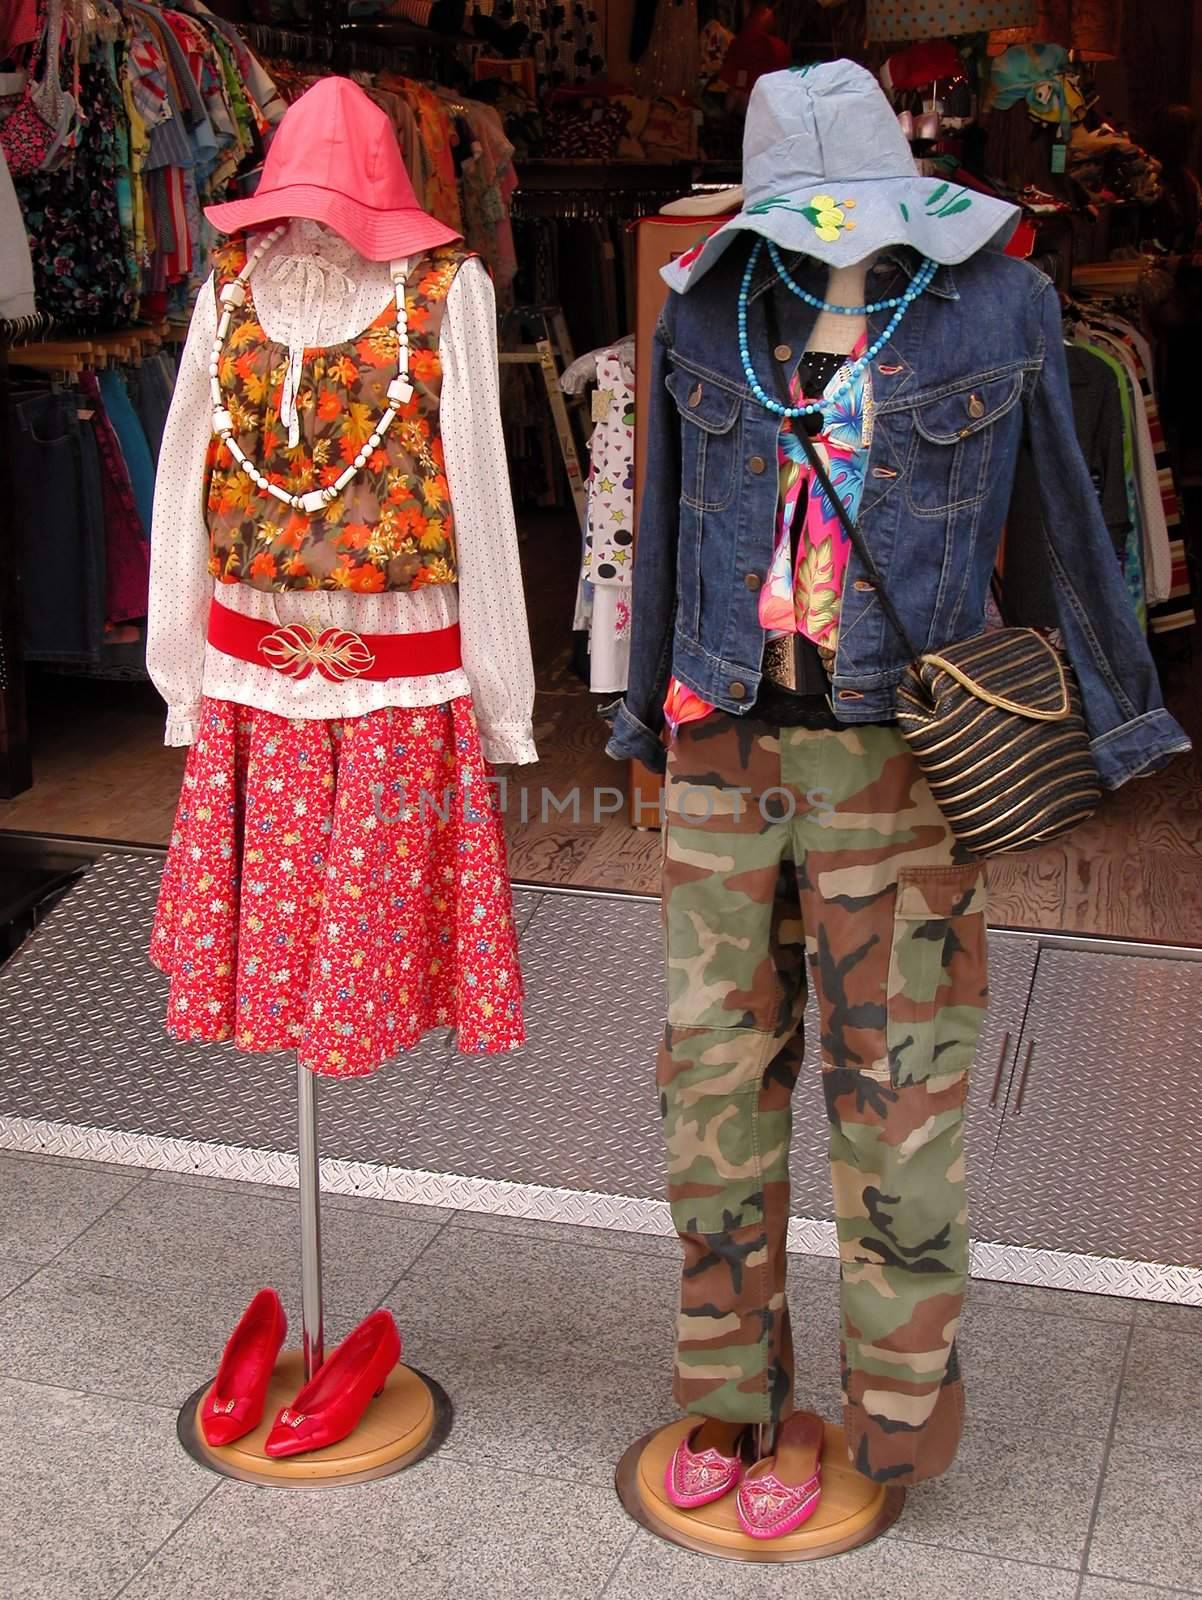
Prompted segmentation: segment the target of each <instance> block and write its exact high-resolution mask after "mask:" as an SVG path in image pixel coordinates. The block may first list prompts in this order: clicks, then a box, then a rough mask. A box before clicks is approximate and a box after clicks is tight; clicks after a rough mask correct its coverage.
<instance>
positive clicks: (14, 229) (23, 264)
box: [0, 154, 37, 322]
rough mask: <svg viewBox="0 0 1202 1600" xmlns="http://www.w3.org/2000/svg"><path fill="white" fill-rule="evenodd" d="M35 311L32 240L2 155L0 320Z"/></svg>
mask: <svg viewBox="0 0 1202 1600" xmlns="http://www.w3.org/2000/svg"><path fill="white" fill-rule="evenodd" d="M36 310H37V303H36V301H35V299H34V293H33V261H32V259H31V258H30V254H29V240H28V238H27V237H26V234H25V224H24V222H23V220H22V217H21V207H20V204H19V203H18V201H17V191H16V189H15V188H14V187H13V180H12V174H11V173H10V172H9V170H8V164H7V162H6V161H5V160H4V158H3V155H2V154H0V320H3V321H5V322H16V321H18V320H19V319H20V318H21V317H32V316H33V314H34V312H35V311H36Z"/></svg>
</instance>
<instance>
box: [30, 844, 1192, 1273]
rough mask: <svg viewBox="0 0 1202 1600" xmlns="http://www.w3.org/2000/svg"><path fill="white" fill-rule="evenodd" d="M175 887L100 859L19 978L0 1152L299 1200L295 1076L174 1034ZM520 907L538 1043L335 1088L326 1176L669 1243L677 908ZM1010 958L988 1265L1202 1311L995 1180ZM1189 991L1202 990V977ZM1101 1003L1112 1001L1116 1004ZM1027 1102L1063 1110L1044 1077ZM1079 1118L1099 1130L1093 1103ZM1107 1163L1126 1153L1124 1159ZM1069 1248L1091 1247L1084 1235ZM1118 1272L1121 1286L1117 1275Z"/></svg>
mask: <svg viewBox="0 0 1202 1600" xmlns="http://www.w3.org/2000/svg"><path fill="white" fill-rule="evenodd" d="M160 868H161V858H160V857H158V856H144V855H129V854H112V855H107V856H102V857H101V858H100V859H99V860H97V861H96V862H95V863H94V864H93V865H92V866H91V867H90V868H89V870H88V871H87V872H86V874H85V875H84V877H83V878H82V879H81V881H80V882H79V883H78V884H77V885H76V886H75V888H74V889H73V890H72V891H71V892H70V893H69V894H68V895H67V896H66V897H65V898H64V900H63V901H62V902H61V903H60V904H59V905H58V906H57V907H56V908H55V909H54V911H53V912H52V913H51V914H50V916H49V917H48V918H47V920H46V921H45V923H44V924H43V925H42V927H41V928H40V929H39V930H38V932H37V933H36V934H35V935H34V936H33V937H32V938H31V939H30V940H28V941H27V943H26V944H25V945H24V946H23V947H22V949H21V950H20V951H19V952H18V954H17V955H16V956H15V957H14V958H13V960H12V961H10V962H9V964H8V965H7V966H6V967H5V968H4V969H3V970H2V971H0V1059H2V1061H3V1071H2V1073H0V1146H2V1145H4V1144H8V1145H10V1146H14V1147H18V1148H37V1147H40V1148H44V1149H57V1150H60V1151H62V1152H63V1153H67V1154H72V1155H77V1156H81V1155H82V1156H86V1155H91V1156H93V1157H95V1158H98V1159H106V1160H117V1161H123V1162H128V1163H132V1164H142V1165H157V1166H163V1167H168V1168H172V1169H178V1170H187V1169H189V1168H194V1169H196V1170H205V1171H210V1172H214V1173H218V1174H223V1175H226V1176H230V1177H239V1178H245V1179H259V1180H262V1181H267V1182H284V1183H288V1182H294V1181H295V1176H294V1174H295V1160H294V1155H295V1150H296V1134H295V1069H294V1064H293V1058H292V1057H291V1056H290V1055H288V1054H280V1055H273V1056H256V1055H247V1054H244V1053H242V1052H240V1051H237V1050H235V1049H234V1048H233V1046H232V1045H200V1044H176V1043H173V1042H172V1041H171V1040H169V1039H168V1038H167V1036H166V1034H165V1033H164V1031H163V1026H162V1018H163V1014H164V1010H165V1001H166V987H167V985H166V979H165V978H163V977H162V976H161V974H159V973H157V972H156V971H155V970H154V969H153V968H152V967H151V966H150V964H149V962H148V960H147V957H146V944H147V938H148V933H149V927H150V922H151V917H152V914H153V909H154V902H155V896H156V894H157V890H158V880H159V872H160ZM515 904H516V909H517V919H518V927H519V933H520V938H521V947H522V966H523V971H524V974H525V979H526V988H527V1032H528V1040H527V1043H526V1045H525V1047H524V1048H523V1049H522V1050H520V1051H516V1052H514V1053H513V1054H511V1055H506V1056H461V1055H459V1054H457V1053H456V1052H455V1051H454V1049H453V1048H452V1041H451V1036H450V1034H449V1033H443V1034H437V1035H428V1036H427V1038H426V1040H425V1041H423V1043H422V1045H421V1047H420V1048H419V1049H417V1050H416V1051H414V1052H412V1053H411V1054H409V1055H408V1056H406V1057H403V1058H401V1059H398V1060H396V1061H393V1062H391V1063H389V1064H388V1065H387V1066H385V1067H384V1068H383V1069H382V1071H381V1072H379V1073H378V1074H376V1075H375V1076H374V1077H372V1078H358V1079H350V1080H324V1081H323V1082H322V1083H321V1085H320V1090H319V1106H320V1135H321V1150H322V1156H323V1181H325V1183H326V1184H327V1186H328V1187H331V1188H341V1189H343V1190H344V1192H345V1191H350V1190H354V1191H358V1192H368V1193H378V1194H382V1195H389V1196H391V1197H394V1198H407V1199H415V1200H424V1201H427V1202H429V1203H435V1204H439V1203H440V1204H449V1205H463V1206H469V1207H472V1208H474V1209H479V1210H494V1211H508V1212H511V1213H514V1214H520V1215H530V1216H540V1215H541V1216H553V1217H557V1218H560V1219H562V1220H569V1221H579V1222H590V1223H598V1224H601V1225H607V1226H614V1227H624V1228H639V1229H645V1230H648V1231H669V1227H670V1224H669V1220H668V1217H667V1208H666V1206H665V1205H664V1204H663V1201H662V1199H661V1196H662V1194H663V1176H662V1170H663V1169H662V1152H661V1144H660V1134H659V1119H658V1111H657V1106H656V1097H655V1088H654V1074H653V1061H654V1055H655V1048H656V1044H657V1042H658V1038H659V1034H660V1030H661V1027H662V1023H663V993H662V949H661V936H660V921H659V906H658V904H657V903H652V902H647V901H641V900H632V899H624V898H615V897H607V896H603V895H592V894H583V893H573V894H570V895H568V894H557V893H555V892H541V891H531V890H519V891H518V892H517V893H516V896H515ZM991 952H992V956H991V960H992V968H993V973H992V987H993V990H994V1006H993V1010H992V1014H991V1017H990V1020H989V1025H988V1028H987V1031H986V1034H985V1037H984V1038H983V1040H982V1046H981V1053H980V1057H979V1061H980V1063H981V1065H980V1067H979V1068H978V1072H977V1073H976V1074H975V1079H976V1081H975V1082H974V1084H973V1089H972V1095H971V1099H970V1117H969V1138H968V1155H969V1163H968V1165H969V1174H970V1194H971V1199H972V1204H973V1212H974V1215H976V1216H978V1217H982V1216H984V1217H990V1216H991V1214H992V1216H991V1220H992V1221H993V1222H994V1225H995V1228H996V1231H992V1232H991V1233H990V1234H989V1235H987V1237H991V1238H993V1239H995V1240H997V1241H998V1244H997V1245H985V1246H982V1247H980V1249H981V1250H983V1251H985V1252H992V1254H991V1255H989V1256H988V1261H989V1263H990V1266H989V1271H988V1274H987V1275H989V1276H995V1277H997V1276H1006V1277H1013V1278H1015V1279H1017V1280H1018V1281H1027V1282H1040V1281H1061V1282H1064V1283H1066V1284H1070V1285H1071V1286H1073V1287H1091V1286H1093V1287H1100V1288H1106V1289H1109V1291H1110V1292H1123V1293H1148V1294H1150V1295H1151V1296H1152V1297H1154V1298H1188V1299H1191V1300H1193V1299H1197V1300H1199V1301H1202V1272H1196V1271H1194V1272H1188V1273H1187V1274H1186V1279H1182V1278H1181V1276H1180V1274H1179V1273H1178V1275H1177V1276H1176V1277H1175V1278H1174V1279H1173V1281H1172V1282H1171V1283H1168V1280H1163V1281H1162V1280H1161V1279H1160V1278H1157V1276H1156V1274H1157V1273H1160V1272H1162V1269H1161V1268H1160V1267H1159V1266H1158V1265H1155V1261H1156V1258H1155V1257H1153V1258H1152V1261H1153V1266H1152V1267H1150V1268H1149V1267H1148V1265H1147V1259H1146V1258H1145V1259H1143V1260H1140V1261H1138V1262H1136V1263H1132V1262H1130V1261H1111V1262H1109V1263H1101V1264H1100V1265H1099V1266H1098V1269H1097V1270H1095V1267H1094V1265H1093V1263H1095V1261H1096V1257H1091V1256H1089V1255H1088V1254H1083V1255H1068V1254H1065V1253H1064V1252H1063V1251H1062V1250H1060V1249H1058V1248H1057V1247H1056V1246H1057V1241H1056V1240H1055V1239H1054V1238H1052V1239H1049V1238H1046V1237H1041V1236H1040V1232H1039V1229H1040V1225H1041V1224H1040V1221H1039V1219H1038V1218H1037V1217H1034V1216H1033V1215H1032V1214H1031V1208H1030V1206H1027V1207H1026V1209H1025V1210H1024V1207H1023V1205H1022V1204H1020V1203H1016V1201H1015V1198H1014V1195H1015V1189H1014V1182H1017V1184H1018V1191H1019V1193H1020V1194H1021V1193H1022V1192H1023V1180H1022V1173H1023V1169H1026V1171H1027V1173H1028V1175H1029V1174H1030V1171H1031V1164H1030V1160H1029V1159H1027V1160H1024V1159H1019V1160H1017V1161H1015V1162H1012V1163H1011V1166H1012V1167H1013V1169H1014V1170H1015V1172H1016V1174H1017V1176H1016V1179H1015V1180H1014V1182H1011V1183H1010V1184H1007V1183H1006V1182H1001V1183H999V1182H998V1179H997V1175H996V1170H995V1169H996V1162H997V1155H996V1153H997V1152H999V1151H1004V1150H1005V1148H1006V1144H1007V1140H1013V1139H1015V1138H1017V1137H1019V1136H1020V1135H1021V1133H1022V1132H1023V1131H1024V1130H1030V1129H1032V1126H1033V1124H1032V1119H1031V1118H1030V1117H1029V1116H1028V1117H1024V1118H1023V1120H1022V1123H1021V1124H1019V1123H1017V1122H1016V1123H1015V1127H1016V1129H1018V1133H1016V1134H1009V1135H1005V1136H1003V1132H1004V1130H1003V1128H1002V1124H1001V1120H1000V1119H1001V1118H1002V1115H1003V1109H1004V1107H1005V1103H1006V1097H1007V1093H1008V1092H1009V1091H1008V1089H1007V1090H1003V1092H1002V1093H1001V1096H1000V1099H999V1098H998V1086H999V1085H1001V1084H1003V1082H1004V1076H1003V1067H1006V1068H1008V1071H1009V1074H1010V1077H1009V1078H1008V1079H1006V1080H1005V1081H1006V1082H1011V1081H1012V1079H1013V1074H1014V1072H1015V1070H1016V1068H1017V1064H1018V1056H1017V1041H1018V1037H1019V1034H1020V1032H1022V1030H1023V1028H1024V1025H1025V1024H1024V1014H1025V1011H1026V1008H1027V1002H1028V995H1030V994H1032V993H1034V995H1035V996H1036V997H1037V998H1038V997H1039V996H1040V995H1041V993H1046V992H1047V990H1046V988H1045V989H1043V990H1041V988H1040V985H1039V982H1038V981H1037V980H1036V979H1035V968H1036V964H1037V959H1036V958H1037V953H1038V946H1037V943H1036V941H1033V940H1031V939H1023V938H1021V937H1015V936H1007V935H1005V934H1002V935H995V936H994V937H993V939H992V941H991ZM1046 959H1047V956H1046V953H1044V954H1040V955H1039V961H1040V962H1041V963H1042V962H1043V961H1045V960H1046ZM1095 959H1096V960H1097V961H1099V962H1101V963H1102V964H1103V966H1104V965H1105V963H1107V962H1108V961H1110V962H1113V961H1114V960H1115V959H1116V958H1114V957H1105V956H1100V957H1097V958H1094V957H1091V956H1081V955H1078V956H1076V957H1075V958H1074V962H1072V963H1069V965H1070V966H1072V967H1074V969H1075V965H1076V964H1079V963H1080V962H1082V961H1084V962H1086V963H1090V962H1092V961H1094V960H1095ZM1160 965H1166V964H1165V963H1161V964H1160ZM1167 965H1169V966H1172V965H1174V964H1173V963H1167ZM1040 970H1041V971H1042V967H1041V969H1040ZM1192 977H1193V979H1194V980H1195V982H1196V980H1198V979H1202V966H1198V967H1196V968H1195V970H1194V973H1193V975H1192ZM1100 982H1101V989H1105V987H1106V985H1107V984H1112V980H1111V979H1110V977H1109V976H1106V977H1104V978H1102V979H1101V980H1100ZM1033 983H1034V984H1035V987H1034V990H1033V989H1032V984H1033ZM1087 987H1088V988H1089V995H1090V1003H1091V1004H1092V1001H1093V999H1095V998H1096V997H1097V996H1098V995H1099V994H1100V993H1101V990H1100V989H1099V988H1098V987H1097V983H1096V982H1095V983H1094V984H1091V985H1089V986H1087ZM1167 995H1168V991H1167V990H1165V992H1164V996H1163V997H1162V998H1165V999H1166V1001H1167ZM1052 1003H1053V1004H1054V999H1053V1001H1052ZM1033 1009H1034V1011H1035V1012H1039V1011H1041V1010H1042V1009H1043V1005H1042V1003H1041V1004H1039V1005H1036V1006H1035V1007H1034V1008H1033ZM816 1033H817V1030H816V1029H814V1028H811V1029H810V1037H811V1039H814V1038H815V1036H816ZM810 1054H811V1061H812V1064H813V1065H814V1067H815V1068H816V1067H817V1052H816V1049H814V1048H813V1047H812V1048H811V1052H810ZM998 1063H1000V1064H998ZM995 1064H997V1066H996V1081H994V1079H995ZM806 1076H807V1078H809V1076H810V1075H809V1074H807V1075H806ZM991 1087H992V1089H993V1091H994V1095H993V1103H991V1098H990V1089H991ZM806 1089H807V1085H806V1083H804V1082H803V1084H802V1085H801V1086H800V1087H799V1090H798V1094H797V1097H796V1105H795V1128H794V1148H793V1167H794V1180H795V1193H794V1209H795V1212H796V1213H798V1214H799V1215H798V1216H797V1217H795V1220H794V1223H793V1232H792V1236H791V1237H792V1243H793V1245H794V1247H795V1248H801V1249H808V1250H811V1251H814V1252H817V1253H823V1254H832V1253H834V1247H835V1246H834V1232H833V1227H832V1225H831V1223H830V1221H829V1217H830V1214H831V1213H830V1198H829V1195H830V1191H829V1182H828V1179H827V1175H826V1160H825V1147H826V1127H825V1117H824V1113H823V1106H822V1097H821V1093H820V1091H819V1089H818V1086H817V1084H816V1082H813V1081H811V1082H810V1083H809V1091H810V1092H808V1093H807V1092H806ZM1030 1093H1031V1096H1032V1099H1033V1100H1038V1101H1043V1100H1044V1098H1045V1095H1047V1091H1046V1090H1045V1089H1044V1087H1043V1082H1042V1080H1041V1079H1040V1078H1038V1077H1036V1078H1035V1079H1033V1080H1032V1087H1031V1089H1030ZM1050 1098H1053V1097H1050V1096H1049V1099H1050ZM1085 1098H1086V1100H1087V1099H1088V1092H1086V1096H1085ZM1069 1099H1070V1103H1071V1116H1072V1120H1073V1121H1074V1122H1076V1123H1077V1125H1078V1126H1079V1125H1080V1119H1081V1117H1082V1115H1083V1113H1084V1112H1085V1107H1084V1106H1083V1105H1082V1100H1081V1096H1080V1094H1078V1095H1077V1096H1070V1097H1069ZM1065 1109H1069V1107H1067V1106H1066V1108H1065ZM1059 1138H1060V1135H1059V1133H1058V1130H1057V1128H1056V1127H1051V1128H1050V1129H1049V1130H1047V1131H1045V1134H1044V1135H1043V1137H1042V1138H1033V1139H1032V1140H1031V1148H1030V1155H1031V1156H1034V1155H1036V1153H1038V1154H1039V1157H1040V1160H1041V1161H1042V1160H1043V1159H1044V1158H1048V1157H1049V1156H1050V1157H1052V1159H1053V1165H1055V1157H1054V1152H1055V1151H1056V1149H1057V1148H1060V1149H1061V1151H1062V1153H1063V1144H1058V1140H1059ZM1107 1150H1108V1153H1109V1154H1111V1155H1113V1154H1114V1153H1115V1152H1114V1147H1113V1141H1108V1142H1107ZM1036 1187H1038V1185H1036ZM1061 1199H1063V1192H1060V1193H1059V1194H1058V1195H1057V1196H1056V1203H1057V1205H1058V1204H1059V1201H1060V1200H1061ZM1006 1201H1008V1202H1009V1204H1005V1203H1003V1202H1006ZM1016 1221H1017V1223H1018V1224H1019V1225H1018V1226H1017V1227H1016V1226H1015V1223H1016ZM1130 1237H1131V1234H1130V1232H1128V1234H1127V1235H1125V1236H1124V1240H1123V1242H1127V1240H1128V1239H1129V1238H1130ZM1108 1242H1109V1241H1108ZM1157 1242H1158V1243H1159V1244H1161V1245H1163V1240H1161V1239H1159V1238H1158V1241H1157ZM1048 1246H1051V1248H1048ZM1028 1247H1029V1248H1028ZM1070 1249H1076V1250H1080V1251H1085V1252H1088V1250H1089V1245H1088V1242H1079V1241H1078V1240H1077V1239H1075V1238H1074V1241H1073V1245H1072V1246H1071V1247H1070ZM1095 1249H1096V1246H1095ZM983 1259H984V1258H983ZM1170 1259H1171V1260H1176V1261H1179V1262H1181V1261H1190V1260H1191V1259H1192V1257H1191V1256H1189V1255H1188V1254H1182V1255H1178V1256H1176V1257H1170ZM1160 1260H1162V1261H1163V1260H1164V1256H1163V1254H1161V1255H1160ZM1082 1262H1084V1263H1085V1265H1084V1267H1082V1266H1081V1265H1080V1263H1082ZM1102 1267H1106V1269H1107V1271H1108V1272H1109V1277H1106V1275H1105V1273H1102V1276H1101V1277H1099V1272H1100V1271H1101V1268H1102ZM1148 1272H1151V1274H1152V1277H1150V1278H1149V1277H1148ZM1133 1274H1134V1276H1133ZM1103 1280H1104V1281H1103ZM1186 1280H1188V1281H1186ZM1195 1280H1196V1281H1195ZM1166 1283H1167V1287H1166Z"/></svg>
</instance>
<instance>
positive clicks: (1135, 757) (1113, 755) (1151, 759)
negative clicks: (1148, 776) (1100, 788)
mask: <svg viewBox="0 0 1202 1600" xmlns="http://www.w3.org/2000/svg"><path fill="white" fill-rule="evenodd" d="M1089 748H1090V752H1091V754H1092V755H1093V758H1094V763H1095V765H1096V766H1097V769H1098V773H1099V775H1100V776H1101V779H1102V782H1103V783H1104V784H1105V785H1106V787H1107V788H1108V789H1117V788H1118V787H1119V786H1120V784H1124V783H1126V782H1127V780H1128V778H1137V777H1139V775H1140V774H1141V773H1145V772H1155V771H1157V770H1158V768H1160V767H1163V766H1165V765H1167V763H1168V762H1169V761H1171V760H1172V758H1173V757H1174V756H1175V755H1180V754H1181V753H1182V752H1183V751H1186V750H1188V749H1189V748H1190V742H1189V739H1188V737H1187V736H1186V732H1185V729H1184V728H1183V727H1182V726H1181V725H1180V723H1178V722H1177V721H1176V720H1175V719H1174V718H1173V717H1171V716H1170V715H1169V713H1168V712H1167V711H1166V710H1165V709H1164V708H1163V706H1161V707H1158V708H1157V709H1156V710H1155V711H1146V712H1145V713H1144V714H1143V716H1142V717H1136V718H1135V719H1134V720H1133V721H1131V722H1124V723H1122V724H1121V726H1119V727H1117V728H1112V729H1111V730H1110V732H1109V733H1104V734H1102V735H1101V737H1100V738H1097V739H1095V740H1094V741H1093V742H1092V744H1091V745H1090V747H1089Z"/></svg>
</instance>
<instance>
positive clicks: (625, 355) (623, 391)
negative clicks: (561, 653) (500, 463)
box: [564, 343, 634, 694]
mask: <svg viewBox="0 0 1202 1600" xmlns="http://www.w3.org/2000/svg"><path fill="white" fill-rule="evenodd" d="M632 354H633V346H632V345H630V344H629V343H628V344H627V345H625V346H618V347H614V348H610V349H604V350H598V351H595V352H593V356H594V358H595V366H596V382H597V387H596V389H595V390H594V391H593V400H592V414H593V422H594V424H595V426H594V428H593V434H592V438H591V439H590V441H589V475H588V506H587V510H586V513H585V526H584V557H583V561H582V564H581V570H580V585H581V589H582V591H583V594H584V596H585V605H584V609H585V611H586V613H587V616H588V623H589V687H590V689H591V690H592V691H593V693H594V694H620V693H622V691H623V690H624V689H625V688H626V676H627V672H628V670H629V666H630V582H631V576H632V570H633V565H634V563H633V559H632V557H633V546H634V368H633V366H632V365H631V364H630V359H629V357H630V355H632ZM577 365H579V363H577ZM568 377H569V374H568V373H565V374H564V380H565V387H568V384H567V379H568Z"/></svg>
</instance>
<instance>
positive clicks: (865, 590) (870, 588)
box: [852, 578, 876, 594]
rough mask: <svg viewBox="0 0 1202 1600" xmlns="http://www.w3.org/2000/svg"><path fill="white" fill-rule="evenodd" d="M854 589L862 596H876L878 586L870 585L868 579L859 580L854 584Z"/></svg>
mask: <svg viewBox="0 0 1202 1600" xmlns="http://www.w3.org/2000/svg"><path fill="white" fill-rule="evenodd" d="M852 588H853V589H858V590H859V592H860V593H861V594H875V592H876V584H875V583H869V581H868V579H867V578H857V579H856V581H855V582H854V583H853V584H852Z"/></svg>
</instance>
